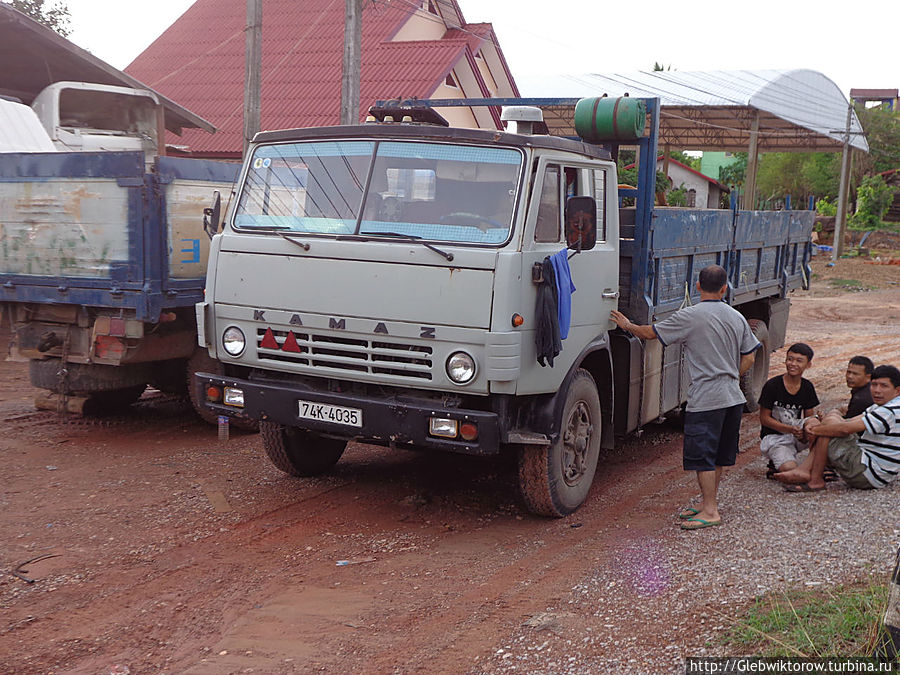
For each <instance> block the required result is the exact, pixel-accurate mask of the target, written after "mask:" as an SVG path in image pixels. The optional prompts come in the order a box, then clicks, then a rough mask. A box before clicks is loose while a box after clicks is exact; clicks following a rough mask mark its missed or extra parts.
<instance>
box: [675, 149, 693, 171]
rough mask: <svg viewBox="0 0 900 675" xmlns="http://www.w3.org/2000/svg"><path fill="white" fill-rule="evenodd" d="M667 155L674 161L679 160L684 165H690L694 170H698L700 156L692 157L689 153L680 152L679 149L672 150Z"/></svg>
mask: <svg viewBox="0 0 900 675" xmlns="http://www.w3.org/2000/svg"><path fill="white" fill-rule="evenodd" d="M669 157H671V158H672V159H674V160H675V161H676V162H681V163H682V164H684V165H685V166H689V167H691V168H692V169H694V170H695V171H699V170H700V158H699V157H692V156H691V155H688V154H686V153H684V152H681V151H680V150H675V151H674V152H670V153H669Z"/></svg>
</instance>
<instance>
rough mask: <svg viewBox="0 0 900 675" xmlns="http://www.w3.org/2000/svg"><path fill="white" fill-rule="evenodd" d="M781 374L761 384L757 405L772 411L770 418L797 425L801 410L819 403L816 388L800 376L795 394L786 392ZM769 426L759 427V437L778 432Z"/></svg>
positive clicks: (801, 414)
mask: <svg viewBox="0 0 900 675" xmlns="http://www.w3.org/2000/svg"><path fill="white" fill-rule="evenodd" d="M782 378H783V376H782V375H778V376H776V377H773V378H772V379H771V380H769V381H768V382H766V383H765V384H764V385H763V388H762V391H761V392H760V394H759V405H760V407H762V408H769V409H770V410H771V411H772V418H773V419H774V420H775V421H777V422H781V423H782V424H790V425H792V426H795V425H797V424H798V423H799V422H800V420H802V419H803V411H804V410H810V409H812V408H815V407H816V406H817V405H819V397H818V396H816V388H815V387H814V386H813V383H812V382H810V381H809V380H807V379H806V378H803V377H801V378H800V389H798V390H797V393H796V394H790V393H788V390H787V389H785V388H784V380H783V379H782ZM780 433H783V432H781V431H775V429H770V428H769V427H760V429H759V437H760V438H763V437H765V436H768V435H769V434H780Z"/></svg>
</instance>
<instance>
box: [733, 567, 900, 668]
mask: <svg viewBox="0 0 900 675" xmlns="http://www.w3.org/2000/svg"><path fill="white" fill-rule="evenodd" d="M887 599H888V588H887V585H886V584H883V583H878V582H876V581H874V580H870V581H867V582H863V583H859V584H854V585H849V586H839V587H837V588H833V589H828V590H816V591H787V592H785V593H780V594H770V595H765V596H762V597H760V598H757V599H756V601H755V602H754V604H753V606H751V607H750V609H749V610H747V612H746V614H745V615H744V616H743V617H739V618H737V619H736V620H733V621H734V623H733V624H732V626H731V628H730V629H729V630H728V632H727V633H726V634H725V635H724V636H723V637H722V642H723V644H724V645H725V646H727V647H730V648H731V649H732V650H733V651H734V652H735V653H740V654H753V655H757V656H807V657H813V656H816V657H828V656H833V657H840V656H843V657H846V656H873V655H875V654H876V651H877V649H878V645H879V639H880V634H881V632H882V628H881V620H882V617H884V612H885V609H886V607H887Z"/></svg>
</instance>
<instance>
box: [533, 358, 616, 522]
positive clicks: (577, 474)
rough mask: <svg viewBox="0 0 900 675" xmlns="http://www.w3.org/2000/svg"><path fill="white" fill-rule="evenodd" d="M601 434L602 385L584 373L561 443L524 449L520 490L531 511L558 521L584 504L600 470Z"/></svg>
mask: <svg viewBox="0 0 900 675" xmlns="http://www.w3.org/2000/svg"><path fill="white" fill-rule="evenodd" d="M600 431H601V421H600V396H599V394H598V393H597V385H596V384H595V383H594V378H593V377H591V374H590V373H588V372H587V371H586V370H583V369H578V370H576V371H575V375H574V377H573V378H572V382H571V383H570V384H569V390H568V392H567V393H566V402H565V407H564V408H563V414H562V420H561V426H560V430H559V436H558V437H557V439H556V442H555V443H553V444H552V445H550V446H539V445H525V446H522V447H521V448H520V449H519V491H520V492H521V494H522V498H523V500H524V501H525V505H526V506H527V508H528V510H529V511H531V512H532V513H535V514H537V515H540V516H551V517H557V518H558V517H561V516H566V515H568V514H570V513H572V512H573V511H575V510H576V509H577V508H578V507H579V506H581V504H582V503H584V500H585V499H586V498H587V494H588V491H589V490H590V489H591V483H592V482H593V480H594V474H595V473H596V471H597V459H598V458H599V456H600Z"/></svg>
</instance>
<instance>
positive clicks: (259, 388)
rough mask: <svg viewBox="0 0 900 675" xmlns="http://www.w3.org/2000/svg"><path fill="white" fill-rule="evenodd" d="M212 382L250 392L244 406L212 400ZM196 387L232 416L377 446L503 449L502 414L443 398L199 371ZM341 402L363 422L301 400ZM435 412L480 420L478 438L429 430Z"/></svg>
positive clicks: (201, 395) (219, 410)
mask: <svg viewBox="0 0 900 675" xmlns="http://www.w3.org/2000/svg"><path fill="white" fill-rule="evenodd" d="M210 386H217V387H233V388H237V389H240V390H242V391H243V392H244V407H243V408H236V407H234V406H231V405H224V404H222V403H212V402H210V401H207V400H206V390H207V388H208V387H210ZM194 387H195V388H196V393H197V396H198V398H199V400H202V401H204V402H205V403H204V405H206V407H207V408H208V409H209V410H212V411H214V412H215V413H216V414H217V415H230V416H232V417H241V418H247V419H254V420H265V421H268V422H276V423H278V424H284V425H285V426H292V427H298V428H302V429H308V430H310V431H314V432H317V433H321V434H323V435H328V436H333V437H340V438H347V439H348V440H351V439H352V440H357V441H361V442H364V443H374V444H377V445H391V446H410V447H418V448H430V449H436V450H445V451H449V452H458V453H463V454H468V455H495V454H497V453H498V452H499V448H500V418H499V415H497V413H494V412H485V411H483V410H470V409H464V408H448V407H444V406H442V405H441V404H440V402H438V401H431V400H428V399H424V398H413V397H407V396H401V395H391V394H386V395H383V396H379V397H377V398H376V397H373V396H367V395H358V394H349V393H339V392H332V391H322V390H319V389H317V388H314V387H311V386H309V385H306V384H303V383H298V382H290V383H287V382H259V381H250V380H241V379H235V378H230V377H222V376H220V375H214V374H211V373H197V374H196V376H195V377H194ZM301 399H302V400H304V401H312V402H314V403H324V404H328V405H339V406H344V407H348V408H358V409H359V410H362V419H363V426H362V427H351V426H347V425H343V424H335V423H332V422H327V421H324V420H312V419H306V418H301V417H299V404H298V401H299V400H301ZM431 417H442V418H451V419H455V420H458V421H459V422H460V423H462V422H474V423H476V424H477V425H478V438H477V439H476V440H474V441H471V442H470V441H464V440H462V439H456V440H453V439H448V438H437V437H434V436H431V435H429V434H428V420H429V418H431Z"/></svg>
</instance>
